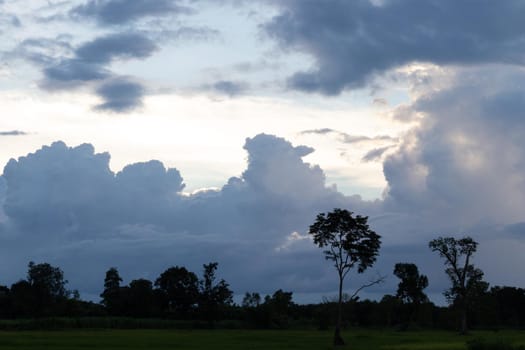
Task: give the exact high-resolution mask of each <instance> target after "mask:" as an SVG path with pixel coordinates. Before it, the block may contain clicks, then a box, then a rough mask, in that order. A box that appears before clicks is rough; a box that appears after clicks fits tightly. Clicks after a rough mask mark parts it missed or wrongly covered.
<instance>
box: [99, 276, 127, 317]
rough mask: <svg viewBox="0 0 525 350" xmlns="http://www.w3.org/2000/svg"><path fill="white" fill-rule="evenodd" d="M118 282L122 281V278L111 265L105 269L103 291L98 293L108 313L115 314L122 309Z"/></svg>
mask: <svg viewBox="0 0 525 350" xmlns="http://www.w3.org/2000/svg"><path fill="white" fill-rule="evenodd" d="M120 282H122V278H121V277H120V275H119V273H118V270H117V268H116V267H111V268H110V269H109V270H108V271H106V277H105V278H104V291H103V292H102V294H100V297H101V298H102V304H103V305H104V306H105V307H106V310H107V311H108V312H109V314H110V315H117V314H119V313H120V312H121V311H122V310H121V305H122V300H121V295H120V294H121V293H120Z"/></svg>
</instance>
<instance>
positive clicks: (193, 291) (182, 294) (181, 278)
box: [155, 266, 199, 318]
mask: <svg viewBox="0 0 525 350" xmlns="http://www.w3.org/2000/svg"><path fill="white" fill-rule="evenodd" d="M155 286H157V287H158V288H159V289H160V290H161V291H162V292H163V293H164V295H165V297H166V300H167V302H168V311H170V312H174V313H175V314H176V315H177V316H178V317H183V318H186V317H188V316H189V314H190V313H191V311H192V310H193V309H194V307H195V306H196V305H197V303H198V301H199V280H198V278H197V276H196V275H195V274H194V273H193V272H191V271H188V270H186V268H185V267H178V266H175V267H170V268H169V269H167V270H166V271H164V272H163V273H162V274H161V275H160V276H159V278H157V280H156V281H155Z"/></svg>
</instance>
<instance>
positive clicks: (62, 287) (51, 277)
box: [27, 261, 70, 315]
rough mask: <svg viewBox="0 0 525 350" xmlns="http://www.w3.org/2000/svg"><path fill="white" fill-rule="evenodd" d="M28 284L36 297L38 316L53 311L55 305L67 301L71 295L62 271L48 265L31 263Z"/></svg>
mask: <svg viewBox="0 0 525 350" xmlns="http://www.w3.org/2000/svg"><path fill="white" fill-rule="evenodd" d="M27 282H28V283H29V285H30V286H31V290H32V293H33V295H34V300H35V311H36V314H37V315H42V314H43V313H45V312H46V311H51V310H52V308H53V306H54V305H55V304H57V303H58V302H61V301H65V300H66V299H67V298H68V296H69V294H70V292H69V291H68V290H67V289H66V284H67V280H65V279H64V273H63V272H62V270H61V269H60V268H59V267H53V266H51V265H50V264H48V263H42V264H35V263H34V262H32V261H31V262H29V265H28V271H27ZM46 309H47V310H46Z"/></svg>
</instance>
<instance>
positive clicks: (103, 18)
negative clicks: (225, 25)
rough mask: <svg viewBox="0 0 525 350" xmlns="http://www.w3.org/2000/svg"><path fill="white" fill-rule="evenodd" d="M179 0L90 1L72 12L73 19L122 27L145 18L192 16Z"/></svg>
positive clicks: (190, 10) (190, 11)
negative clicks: (85, 19)
mask: <svg viewBox="0 0 525 350" xmlns="http://www.w3.org/2000/svg"><path fill="white" fill-rule="evenodd" d="M180 3H181V1H178V0H155V1H151V0H90V1H88V2H86V3H84V4H83V5H80V6H77V7H75V8H73V9H72V10H71V12H70V13H71V15H72V16H73V17H84V18H92V19H94V20H96V21H97V22H98V23H100V24H103V25H120V24H127V23H129V22H132V21H135V20H138V19H141V18H144V17H162V16H171V15H178V14H191V13H193V10H192V9H191V8H189V7H187V6H184V5H181V4H180Z"/></svg>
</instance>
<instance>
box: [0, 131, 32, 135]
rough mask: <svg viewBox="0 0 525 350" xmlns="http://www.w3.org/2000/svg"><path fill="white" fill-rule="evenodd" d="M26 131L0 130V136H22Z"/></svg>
mask: <svg viewBox="0 0 525 350" xmlns="http://www.w3.org/2000/svg"><path fill="white" fill-rule="evenodd" d="M24 135H27V132H25V131H20V130H11V131H0V136H24Z"/></svg>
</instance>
